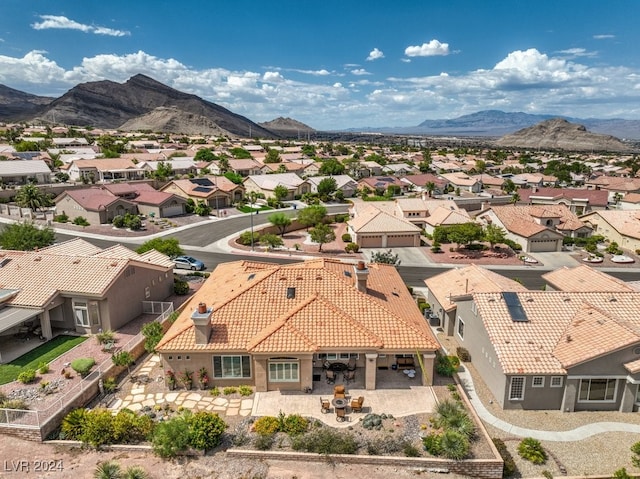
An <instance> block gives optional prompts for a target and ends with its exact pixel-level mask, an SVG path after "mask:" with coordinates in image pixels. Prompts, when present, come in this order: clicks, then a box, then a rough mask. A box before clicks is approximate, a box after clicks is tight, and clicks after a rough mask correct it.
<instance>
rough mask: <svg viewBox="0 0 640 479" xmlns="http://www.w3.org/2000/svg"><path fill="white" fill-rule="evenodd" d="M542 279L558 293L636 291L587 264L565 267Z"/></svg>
mask: <svg viewBox="0 0 640 479" xmlns="http://www.w3.org/2000/svg"><path fill="white" fill-rule="evenodd" d="M542 279H544V280H545V281H546V282H547V283H549V284H550V285H551V286H552V287H553V288H554V289H555V290H558V291H585V292H586V291H611V292H615V291H635V289H634V288H632V287H631V286H629V285H628V284H627V283H625V282H624V281H621V280H619V279H618V278H614V277H613V276H611V275H608V274H607V273H604V272H602V271H600V270H597V269H595V268H592V267H591V266H588V265H586V264H583V265H580V266H576V267H573V268H568V267H567V266H563V267H562V268H559V269H556V270H554V271H550V272H549V273H545V274H543V275H542Z"/></svg>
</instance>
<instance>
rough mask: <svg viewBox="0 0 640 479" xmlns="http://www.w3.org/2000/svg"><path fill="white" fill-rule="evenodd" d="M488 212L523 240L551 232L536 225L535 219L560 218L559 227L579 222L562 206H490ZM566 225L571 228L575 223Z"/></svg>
mask: <svg viewBox="0 0 640 479" xmlns="http://www.w3.org/2000/svg"><path fill="white" fill-rule="evenodd" d="M490 210H491V211H493V212H494V214H495V215H496V216H497V217H498V219H499V220H500V222H501V223H502V224H503V225H504V227H505V228H506V229H507V230H509V231H510V232H512V233H514V234H517V235H519V236H522V237H524V238H529V237H531V236H533V235H536V234H538V233H541V232H543V231H545V230H547V231H553V230H550V228H547V227H546V226H543V225H541V224H539V223H537V222H536V220H535V218H560V225H563V224H565V223H567V221H570V220H571V221H580V220H579V219H578V217H577V216H576V215H575V214H573V213H572V212H571V210H569V208H567V207H566V206H564V205H544V206H543V205H533V206H532V205H505V206H492V207H491V208H490ZM568 225H571V226H572V225H575V223H571V222H570V223H568ZM582 226H584V224H583V225H582Z"/></svg>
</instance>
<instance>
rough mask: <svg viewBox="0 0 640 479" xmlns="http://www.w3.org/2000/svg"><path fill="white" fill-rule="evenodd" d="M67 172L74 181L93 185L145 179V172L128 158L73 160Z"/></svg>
mask: <svg viewBox="0 0 640 479" xmlns="http://www.w3.org/2000/svg"><path fill="white" fill-rule="evenodd" d="M66 171H67V173H68V174H69V178H71V180H73V181H88V182H92V183H103V182H105V181H113V180H125V181H130V180H141V179H144V170H141V169H140V168H138V165H137V164H136V163H134V162H133V160H130V159H127V158H96V159H92V160H73V161H71V162H70V163H69V164H68V165H67V169H66Z"/></svg>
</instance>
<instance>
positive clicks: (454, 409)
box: [433, 400, 476, 438]
mask: <svg viewBox="0 0 640 479" xmlns="http://www.w3.org/2000/svg"><path fill="white" fill-rule="evenodd" d="M433 425H434V426H435V427H437V428H441V429H444V430H445V431H455V432H458V433H460V434H463V435H464V436H466V437H468V438H472V437H473V436H474V435H475V433H476V426H475V424H474V422H473V420H472V419H471V418H470V417H469V415H468V414H467V411H465V410H464V409H463V408H462V406H460V405H458V404H457V403H452V402H451V401H448V400H445V401H443V402H441V403H440V404H438V406H437V407H436V415H435V417H434V418H433Z"/></svg>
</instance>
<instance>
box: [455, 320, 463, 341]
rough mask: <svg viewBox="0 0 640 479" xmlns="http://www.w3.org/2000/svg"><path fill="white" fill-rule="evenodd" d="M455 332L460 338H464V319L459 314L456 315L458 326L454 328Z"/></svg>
mask: <svg viewBox="0 0 640 479" xmlns="http://www.w3.org/2000/svg"><path fill="white" fill-rule="evenodd" d="M456 332H457V333H458V336H460V339H462V340H464V321H463V320H462V318H461V317H460V316H458V327H457V328H456Z"/></svg>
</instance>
